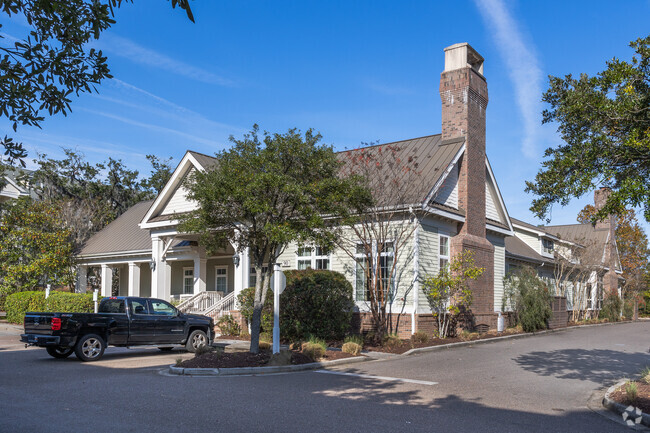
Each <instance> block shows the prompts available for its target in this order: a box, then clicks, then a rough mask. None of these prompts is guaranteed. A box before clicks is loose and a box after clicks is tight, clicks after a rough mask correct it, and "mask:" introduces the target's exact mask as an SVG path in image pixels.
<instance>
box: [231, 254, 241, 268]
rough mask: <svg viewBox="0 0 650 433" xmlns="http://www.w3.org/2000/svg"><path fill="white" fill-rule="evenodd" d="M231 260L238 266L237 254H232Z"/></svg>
mask: <svg viewBox="0 0 650 433" xmlns="http://www.w3.org/2000/svg"><path fill="white" fill-rule="evenodd" d="M232 262H233V263H234V264H235V267H237V266H239V254H236V253H235V255H234V256H232Z"/></svg>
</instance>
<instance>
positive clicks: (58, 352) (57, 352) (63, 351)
mask: <svg viewBox="0 0 650 433" xmlns="http://www.w3.org/2000/svg"><path fill="white" fill-rule="evenodd" d="M45 350H47V354H48V355H50V356H53V357H54V358H61V359H63V358H67V357H68V356H70V355H72V352H74V347H61V346H48V347H46V348H45Z"/></svg>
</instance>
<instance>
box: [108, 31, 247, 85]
mask: <svg viewBox="0 0 650 433" xmlns="http://www.w3.org/2000/svg"><path fill="white" fill-rule="evenodd" d="M102 42H103V43H102V44H101V46H102V49H104V50H105V51H108V52H110V53H113V54H115V55H118V56H120V57H124V58H127V59H129V60H131V61H132V62H134V63H140V64H142V65H147V66H153V67H155V68H158V69H162V70H165V71H167V72H171V73H173V74H176V75H181V76H183V77H186V78H189V79H192V80H195V81H200V82H202V83H207V84H216V85H218V86H224V87H233V86H235V85H236V83H235V82H234V81H233V80H230V79H228V78H224V77H222V76H219V75H216V74H214V73H212V72H210V71H206V70H205V69H202V68H199V67H197V66H192V65H190V64H188V63H185V62H181V61H179V60H175V59H172V58H171V57H169V56H166V55H164V54H161V53H159V52H157V51H154V50H151V49H149V48H145V47H143V46H142V45H138V44H136V43H135V42H133V41H131V40H129V39H126V38H123V37H120V36H116V35H105V36H103V38H102Z"/></svg>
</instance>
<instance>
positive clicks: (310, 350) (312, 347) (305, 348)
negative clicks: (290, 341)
mask: <svg viewBox="0 0 650 433" xmlns="http://www.w3.org/2000/svg"><path fill="white" fill-rule="evenodd" d="M301 351H302V353H303V354H305V355H307V356H308V357H310V358H311V359H313V360H314V361H317V360H319V359H320V358H322V357H323V355H325V349H324V348H323V346H321V345H320V344H316V343H310V342H307V343H303V344H302V350H301Z"/></svg>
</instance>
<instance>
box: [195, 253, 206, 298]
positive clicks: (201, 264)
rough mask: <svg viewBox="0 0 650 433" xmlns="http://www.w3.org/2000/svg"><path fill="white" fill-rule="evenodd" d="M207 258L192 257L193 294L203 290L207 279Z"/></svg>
mask: <svg viewBox="0 0 650 433" xmlns="http://www.w3.org/2000/svg"><path fill="white" fill-rule="evenodd" d="M207 263H208V260H207V259H205V258H203V257H201V256H196V257H194V294H195V295H196V294H197V293H199V292H205V290H206V281H207V278H208V277H207V268H208V266H207Z"/></svg>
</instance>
